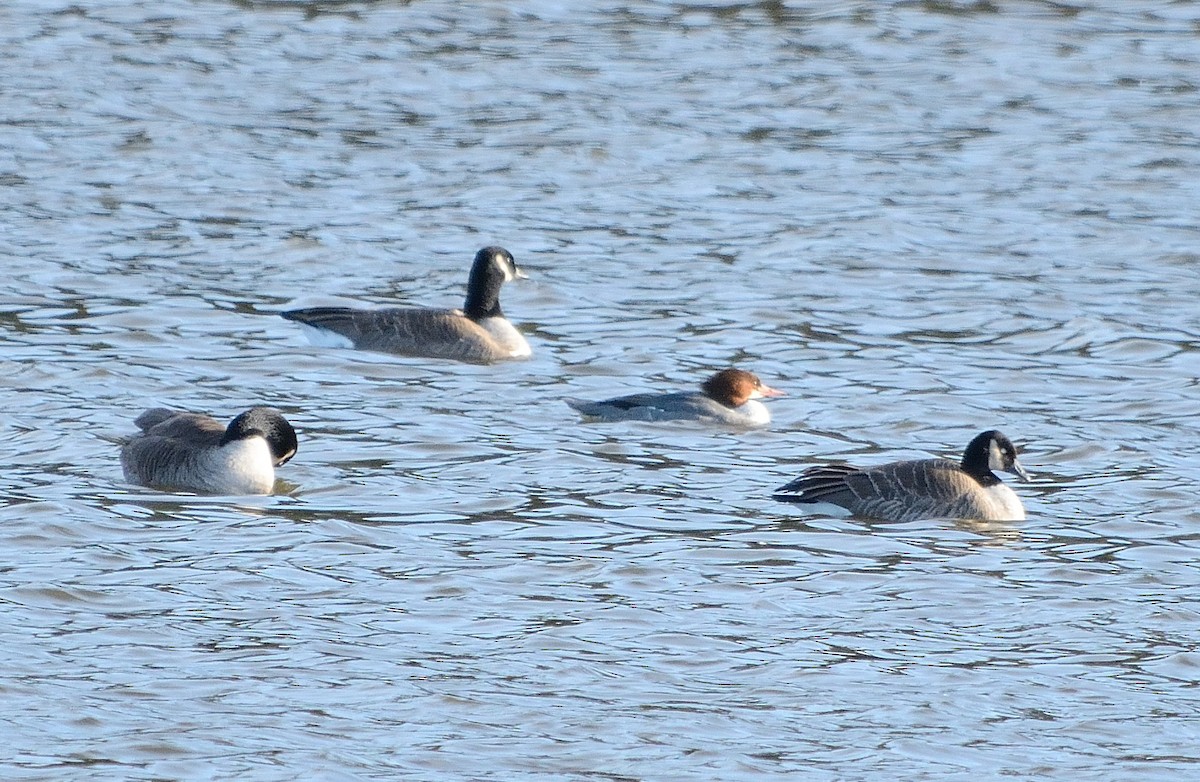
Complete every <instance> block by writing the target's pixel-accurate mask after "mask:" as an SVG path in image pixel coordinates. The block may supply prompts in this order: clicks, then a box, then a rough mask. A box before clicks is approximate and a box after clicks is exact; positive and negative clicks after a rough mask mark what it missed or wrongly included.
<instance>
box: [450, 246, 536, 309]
mask: <svg viewBox="0 0 1200 782" xmlns="http://www.w3.org/2000/svg"><path fill="white" fill-rule="evenodd" d="M525 277H526V274H525V273H524V272H522V271H521V269H520V268H519V267H518V266H517V262H516V260H515V259H514V258H513V256H512V253H510V252H509V251H508V250H505V249H504V248H503V247H494V246H493V247H484V248H483V249H482V250H480V251H479V252H477V253H475V261H474V263H472V264H471V275H470V276H469V277H468V278H467V301H466V303H465V304H464V305H463V312H465V313H466V315H467V317H468V318H471V319H472V320H479V319H481V318H500V317H504V313H503V312H502V311H501V309H500V286H502V285H504V283H506V282H510V281H512V280H521V279H525Z"/></svg>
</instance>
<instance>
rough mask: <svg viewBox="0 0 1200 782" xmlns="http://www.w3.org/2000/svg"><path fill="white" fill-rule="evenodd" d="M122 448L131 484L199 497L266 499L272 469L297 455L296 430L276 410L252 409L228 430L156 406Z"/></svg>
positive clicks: (201, 417)
mask: <svg viewBox="0 0 1200 782" xmlns="http://www.w3.org/2000/svg"><path fill="white" fill-rule="evenodd" d="M134 423H135V424H136V425H137V427H138V428H139V429H141V430H142V431H141V432H139V433H138V434H136V435H134V436H133V437H132V438H130V439H129V440H128V442H126V443H125V445H124V446H123V447H122V448H121V467H122V468H123V469H124V471H125V479H126V480H127V481H129V482H130V483H137V484H141V485H143V486H152V487H156V488H161V489H169V490H177V491H192V492H196V493H198V494H270V493H271V489H272V487H274V485H275V468H276V467H278V466H279V465H281V464H283V463H284V462H286V461H287V460H288V459H291V458H292V457H293V456H295V455H296V448H297V447H298V444H297V442H296V430H294V429H293V428H292V425H291V424H289V423H288V422H287V419H285V418H284V417H283V415H282V414H281V413H280V412H279V411H278V410H275V409H274V408H271V407H252V408H250V409H249V410H247V411H246V412H244V413H242V414H241V415H239V416H237V417H236V418H234V419H233V421H231V422H230V423H229V425H228V426H226V425H224V424H222V423H221V422H220V421H217V420H216V419H214V418H210V417H209V416H207V415H201V414H199V413H182V412H179V411H176V410H168V409H167V408H165V407H156V408H153V409H151V410H147V411H146V412H144V413H142V414H141V415H140V416H138V418H137V420H136V421H134Z"/></svg>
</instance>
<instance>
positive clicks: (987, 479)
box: [962, 430, 1001, 486]
mask: <svg viewBox="0 0 1200 782" xmlns="http://www.w3.org/2000/svg"><path fill="white" fill-rule="evenodd" d="M995 436H996V432H995V431H994V430H993V431H987V432H983V433H982V434H980V435H978V436H976V437H975V439H974V440H972V441H971V442H970V443H968V444H967V450H965V451H963V458H962V468H963V472H965V473H967V474H968V475H970V476H971V477H973V478H974V479H975V480H977V481H979V483H980V485H982V486H995V485H996V484H997V483H1000V482H1001V481H1000V479H999V478H997V477H996V474H995V473H994V472H992V468H991V449H992V440H993V439H994V438H995Z"/></svg>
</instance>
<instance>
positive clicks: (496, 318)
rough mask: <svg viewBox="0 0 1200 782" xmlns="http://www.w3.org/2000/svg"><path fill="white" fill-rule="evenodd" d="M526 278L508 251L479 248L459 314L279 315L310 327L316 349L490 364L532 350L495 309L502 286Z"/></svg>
mask: <svg viewBox="0 0 1200 782" xmlns="http://www.w3.org/2000/svg"><path fill="white" fill-rule="evenodd" d="M525 276H526V275H525V274H524V272H522V271H521V270H520V269H519V268H518V267H517V262H516V261H515V260H514V259H513V256H512V253H510V252H509V251H508V250H505V249H504V248H503V247H484V248H483V249H482V250H480V251H479V252H478V253H476V254H475V261H474V263H473V264H472V265H471V274H470V277H469V278H468V279H467V299H466V302H465V303H464V304H463V308H462V309H461V310H452V309H433V308H425V307H391V308H387V309H373V310H368V309H357V308H353V307H311V308H308V309H299V310H288V311H286V312H281V313H280V315H281V316H282V317H284V318H287V319H288V320H294V321H296V322H298V323H301V324H303V325H305V326H307V327H309V328H308V329H306V331H308V332H309V339H310V341H311V342H313V344H316V345H324V346H333V347H353V348H357V349H359V350H373V351H378V352H381V353H394V354H396V355H401V356H417V357H425V358H446V359H452V360H454V361H464V362H468V363H472V364H492V363H495V362H497V361H505V360H509V359H517V358H527V357H528V356H529V355H530V354H531V352H532V351H531V350H530V347H529V343H528V342H527V341H526V340H525V337H524V336H522V335H521V332H519V331H517V329H516V327H515V326H513V325H512V323H510V322H509V321H508V319H506V318H505V317H504V312H503V311H502V310H501V309H500V288H501V286H503V285H504V283H505V282H508V281H510V280H517V279H523V278H524V277H525ZM314 332H315V333H314Z"/></svg>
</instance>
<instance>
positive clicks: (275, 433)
mask: <svg viewBox="0 0 1200 782" xmlns="http://www.w3.org/2000/svg"><path fill="white" fill-rule="evenodd" d="M251 437H261V438H263V439H264V440H266V441H267V445H268V446H269V447H270V449H271V457H272V458H273V459H274V462H275V466H276V467H278V466H279V465H281V464H284V463H285V462H287V461H288V460H289V459H291V458H292V457H293V456H295V455H296V450H297V449H298V448H299V447H300V444H299V442H298V441H297V439H296V430H295V429H293V428H292V425H291V424H290V423H288V421H287V419H286V418H284V417H283V413H280V412H279V411H278V410H276V409H275V408H273V407H252V408H250V409H249V410H247V411H246V412H244V413H242V414H241V415H239V416H238V417H237V418H234V419H233V420H232V421H230V422H229V426H228V428H226V429H225V435H224V437H222V438H221V445H225V444H226V443H231V442H234V441H237V440H246V439H248V438H251Z"/></svg>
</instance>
